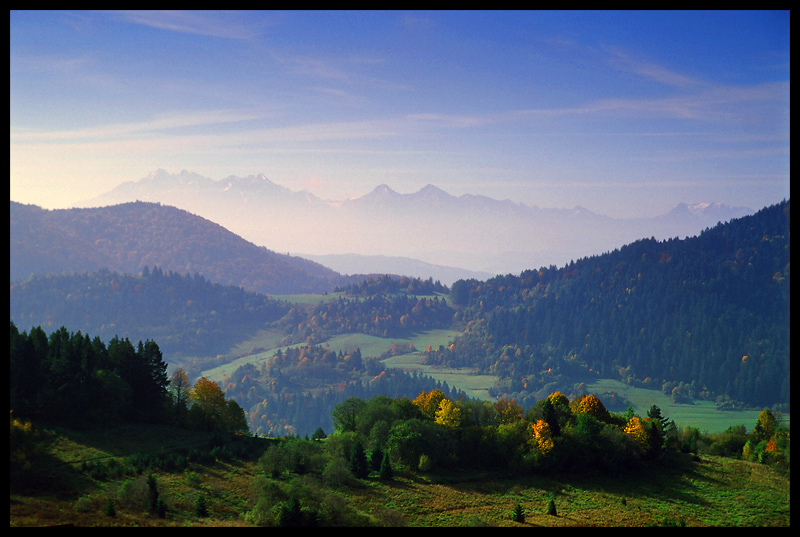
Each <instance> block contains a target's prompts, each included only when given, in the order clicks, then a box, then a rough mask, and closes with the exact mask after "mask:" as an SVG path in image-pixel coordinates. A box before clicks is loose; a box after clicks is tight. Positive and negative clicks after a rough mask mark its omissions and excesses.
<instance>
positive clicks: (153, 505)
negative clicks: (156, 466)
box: [147, 474, 158, 513]
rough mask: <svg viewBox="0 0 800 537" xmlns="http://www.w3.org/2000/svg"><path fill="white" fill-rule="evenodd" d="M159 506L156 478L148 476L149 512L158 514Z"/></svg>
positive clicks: (151, 475)
mask: <svg viewBox="0 0 800 537" xmlns="http://www.w3.org/2000/svg"><path fill="white" fill-rule="evenodd" d="M157 505H158V483H157V482H156V476H155V475H153V474H148V475H147V510H148V511H150V512H151V513H155V512H157Z"/></svg>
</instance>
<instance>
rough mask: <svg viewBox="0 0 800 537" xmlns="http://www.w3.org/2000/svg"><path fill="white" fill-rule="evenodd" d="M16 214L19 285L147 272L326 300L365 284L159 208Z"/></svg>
mask: <svg viewBox="0 0 800 537" xmlns="http://www.w3.org/2000/svg"><path fill="white" fill-rule="evenodd" d="M10 213H11V214H10V217H11V224H10V248H11V250H10V252H11V254H10V277H11V281H14V280H18V279H22V278H28V277H30V276H31V275H33V274H36V275H46V274H61V273H70V272H91V271H95V270H99V269H108V270H111V271H117V272H124V273H129V274H138V273H140V272H141V271H142V269H143V268H144V267H145V266H150V267H152V266H159V267H161V269H163V270H165V271H173V272H177V273H179V274H186V273H188V274H195V273H198V274H201V275H202V276H204V277H206V278H208V279H209V280H211V281H213V282H216V283H221V284H223V285H236V286H241V287H242V288H244V289H246V290H249V291H254V292H259V293H268V294H287V293H313V292H325V291H327V290H329V289H330V288H332V287H334V286H336V285H347V284H348V283H351V282H354V281H357V280H358V278H346V277H342V276H341V275H340V274H339V273H337V272H335V271H333V270H330V269H328V268H325V267H323V266H322V265H320V264H318V263H314V262H312V261H309V260H306V259H302V258H299V257H293V256H289V255H283V254H278V253H275V252H273V251H270V250H268V249H266V248H264V247H259V246H256V245H254V244H252V243H250V242H248V241H246V240H244V239H242V238H241V237H239V236H237V235H235V234H234V233H231V232H230V231H228V230H227V229H225V228H223V227H222V226H220V225H218V224H215V223H213V222H211V221H209V220H206V219H205V218H202V217H199V216H196V215H194V214H191V213H189V212H187V211H184V210H181V209H177V208H175V207H170V206H166V205H160V204H158V203H145V202H133V203H123V204H120V205H114V206H108V207H100V208H92V209H61V210H52V211H50V210H45V209H42V208H40V207H36V206H33V205H23V204H20V203H16V202H13V201H12V202H11V206H10Z"/></svg>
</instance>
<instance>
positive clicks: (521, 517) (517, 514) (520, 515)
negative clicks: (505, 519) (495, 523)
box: [512, 504, 525, 524]
mask: <svg viewBox="0 0 800 537" xmlns="http://www.w3.org/2000/svg"><path fill="white" fill-rule="evenodd" d="M512 519H513V520H514V522H519V523H520V524H522V523H523V522H525V511H524V510H523V509H522V506H521V505H520V504H517V505H516V507H514V512H513V513H512Z"/></svg>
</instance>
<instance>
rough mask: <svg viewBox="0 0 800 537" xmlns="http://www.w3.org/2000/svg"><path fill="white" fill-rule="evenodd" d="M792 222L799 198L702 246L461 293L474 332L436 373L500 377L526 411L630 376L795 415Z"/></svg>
mask: <svg viewBox="0 0 800 537" xmlns="http://www.w3.org/2000/svg"><path fill="white" fill-rule="evenodd" d="M789 220H790V219H789V201H785V202H783V203H780V204H777V205H774V206H771V207H767V208H765V209H763V210H761V211H759V212H758V213H756V214H755V215H752V216H748V217H743V218H740V219H735V220H733V221H731V222H729V223H726V224H719V225H717V226H715V227H714V228H710V229H707V230H705V231H704V232H703V233H701V234H700V235H699V236H698V237H692V238H687V239H683V240H678V239H673V240H666V241H657V240H654V239H647V240H640V241H636V242H634V243H632V244H629V245H626V246H624V247H622V248H620V249H618V250H614V251H613V252H609V253H607V254H604V255H600V256H594V257H587V258H583V259H579V260H577V261H575V262H572V263H570V264H568V265H566V266H564V267H562V268H556V267H552V266H551V267H549V268H544V267H543V268H542V269H540V270H538V271H537V270H529V271H525V272H523V273H522V274H520V275H519V276H511V275H508V276H504V277H497V278H493V279H490V280H487V281H485V282H479V281H474V280H470V281H459V282H456V283H455V284H453V286H452V288H451V297H452V301H453V304H454V305H455V306H456V307H458V308H459V311H460V312H461V314H462V315H463V318H464V320H465V321H469V322H470V323H472V326H473V329H472V331H471V333H470V334H469V335H467V336H465V337H463V338H459V340H458V341H457V342H456V344H455V345H454V346H453V348H452V349H442V350H441V352H439V351H437V350H434V352H429V353H428V356H427V360H428V363H429V364H445V365H449V366H451V367H477V368H478V369H479V370H480V371H485V372H492V373H494V374H497V375H500V376H501V377H502V378H503V380H502V381H501V383H500V385H499V386H498V387H497V389H496V390H495V393H496V394H497V395H501V394H503V393H505V394H507V395H508V396H509V397H515V398H517V400H518V401H528V400H531V401H535V400H538V399H540V398H541V397H542V394H544V395H546V393H548V392H549V391H550V390H552V388H553V386H559V387H562V388H563V387H564V386H570V385H571V384H572V383H575V382H584V381H585V382H588V381H589V379H592V378H617V379H621V380H623V381H625V382H628V383H631V384H636V385H641V386H645V387H649V388H654V389H661V390H663V391H665V392H666V393H670V394H672V395H673V396H674V397H675V398H682V397H683V398H695V397H700V398H705V399H712V400H715V399H716V400H717V402H718V403H719V405H720V406H721V407H722V408H725V407H726V406H727V407H731V406H735V405H736V404H737V403H736V402H740V403H744V404H745V405H747V406H754V407H759V406H772V405H782V406H783V407H784V408H785V409H786V410H788V406H789V402H790V380H789V361H790V360H789V357H790V343H789V302H790V270H789V260H790V225H789Z"/></svg>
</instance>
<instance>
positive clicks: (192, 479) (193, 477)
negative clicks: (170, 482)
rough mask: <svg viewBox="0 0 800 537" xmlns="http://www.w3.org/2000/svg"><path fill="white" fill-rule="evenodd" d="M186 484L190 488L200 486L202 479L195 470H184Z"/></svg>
mask: <svg viewBox="0 0 800 537" xmlns="http://www.w3.org/2000/svg"><path fill="white" fill-rule="evenodd" d="M186 484H187V485H189V486H190V487H192V488H195V489H196V488H200V486H201V485H202V484H203V479H202V478H201V477H200V474H198V473H197V472H186Z"/></svg>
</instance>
